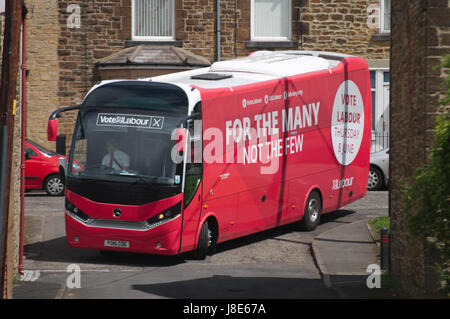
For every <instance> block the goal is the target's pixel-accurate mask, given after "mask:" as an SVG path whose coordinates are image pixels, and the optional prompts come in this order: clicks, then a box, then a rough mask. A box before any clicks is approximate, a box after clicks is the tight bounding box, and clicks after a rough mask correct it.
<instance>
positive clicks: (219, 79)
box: [148, 50, 348, 89]
mask: <svg viewBox="0 0 450 319" xmlns="http://www.w3.org/2000/svg"><path fill="white" fill-rule="evenodd" d="M345 57H348V55H345V54H339V53H331V52H322V51H294V50H292V51H256V52H254V53H253V54H251V55H250V56H248V57H244V58H240V59H234V60H229V61H221V62H215V63H214V64H213V65H211V67H207V68H201V69H196V70H192V71H186V72H179V73H172V74H167V75H161V76H156V77H153V78H151V80H152V81H156V82H171V83H174V84H181V85H195V86H197V87H201V88H206V89H208V88H221V87H233V86H239V85H245V84H251V83H256V82H261V81H266V80H271V79H276V78H283V77H286V76H292V75H298V74H304V73H309V72H314V71H320V70H326V69H330V68H333V67H335V66H336V65H337V64H339V62H340V61H341V60H342V59H343V58H345ZM148 80H150V79H148Z"/></svg>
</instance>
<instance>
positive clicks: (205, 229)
mask: <svg viewBox="0 0 450 319" xmlns="http://www.w3.org/2000/svg"><path fill="white" fill-rule="evenodd" d="M214 246H215V243H214V236H213V234H212V230H211V229H210V227H209V225H208V221H205V223H204V224H203V226H202V229H201V230H200V235H199V236H198V243H197V249H196V250H195V252H194V255H195V259H198V260H204V259H205V258H206V256H207V255H208V252H210V251H211V248H212V247H214Z"/></svg>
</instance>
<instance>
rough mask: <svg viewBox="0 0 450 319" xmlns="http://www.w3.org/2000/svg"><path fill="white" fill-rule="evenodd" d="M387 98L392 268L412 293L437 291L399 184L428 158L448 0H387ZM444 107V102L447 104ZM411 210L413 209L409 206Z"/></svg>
mask: <svg viewBox="0 0 450 319" xmlns="http://www.w3.org/2000/svg"><path fill="white" fill-rule="evenodd" d="M392 21H393V24H392V54H391V101H390V108H391V109H390V116H391V118H390V122H391V132H390V134H391V135H390V138H391V140H390V181H389V183H390V199H389V205H390V215H391V223H392V226H391V228H392V238H391V243H392V251H391V258H392V271H393V274H394V276H396V277H397V278H398V279H399V280H400V282H401V283H402V285H403V287H404V288H405V290H407V291H408V292H410V293H411V294H414V295H420V294H423V293H426V294H428V295H430V294H433V293H436V291H437V289H436V282H435V281H433V280H432V278H434V279H435V274H433V271H432V270H431V268H430V266H431V261H432V260H431V258H430V256H429V255H428V253H427V252H426V251H424V245H425V241H424V240H423V239H420V238H414V237H412V236H411V235H410V234H409V232H408V230H407V228H406V220H405V217H404V215H403V214H402V213H401V211H402V208H403V195H402V187H403V185H404V183H410V182H411V181H412V176H413V174H414V171H415V170H416V169H417V168H418V167H420V166H423V164H424V163H425V162H426V161H427V155H428V154H427V148H428V147H430V146H431V145H432V141H433V131H432V128H433V127H434V120H433V116H434V115H436V114H437V113H438V112H439V111H442V110H443V109H442V108H438V107H437V100H438V96H439V84H440V83H441V81H442V78H441V72H440V71H439V70H435V69H434V67H435V66H437V65H439V64H440V63H441V61H442V57H443V56H444V55H445V54H449V53H450V40H449V38H450V8H449V2H448V1H447V0H435V1H420V0H415V1H409V2H408V3H407V4H406V3H403V2H399V1H393V4H392ZM447 111H448V107H447ZM408 213H410V214H413V213H414V212H408Z"/></svg>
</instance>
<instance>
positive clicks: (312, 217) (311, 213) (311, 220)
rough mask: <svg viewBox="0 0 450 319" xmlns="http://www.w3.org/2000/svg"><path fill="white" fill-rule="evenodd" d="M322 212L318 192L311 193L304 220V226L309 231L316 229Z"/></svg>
mask: <svg viewBox="0 0 450 319" xmlns="http://www.w3.org/2000/svg"><path fill="white" fill-rule="evenodd" d="M321 211H322V200H321V198H320V195H319V193H318V192H315V191H313V192H311V194H309V196H308V200H307V201H306V205H305V214H304V216H303V220H302V226H303V228H304V229H306V230H308V231H312V230H314V229H316V227H317V225H319V223H320V213H321Z"/></svg>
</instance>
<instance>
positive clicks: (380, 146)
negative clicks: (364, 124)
mask: <svg viewBox="0 0 450 319" xmlns="http://www.w3.org/2000/svg"><path fill="white" fill-rule="evenodd" d="M387 148H389V134H382V133H376V132H372V144H371V146H370V152H371V153H375V152H380V151H384V150H385V149H387Z"/></svg>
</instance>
